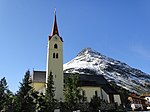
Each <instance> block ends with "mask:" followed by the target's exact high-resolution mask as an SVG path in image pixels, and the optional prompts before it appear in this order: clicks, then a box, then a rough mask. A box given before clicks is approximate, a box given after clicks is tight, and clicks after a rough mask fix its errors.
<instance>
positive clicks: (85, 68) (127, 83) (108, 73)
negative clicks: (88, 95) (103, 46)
mask: <svg viewBox="0 0 150 112" xmlns="http://www.w3.org/2000/svg"><path fill="white" fill-rule="evenodd" d="M64 72H66V73H87V74H88V73H90V74H93V75H101V74H102V75H104V77H105V78H106V79H107V80H108V81H109V82H111V81H112V82H115V83H116V84H117V85H118V86H121V87H123V88H125V89H127V90H129V91H131V92H136V93H139V94H140V93H146V92H150V75H148V74H146V73H144V72H142V71H140V70H138V69H135V68H132V67H130V66H129V65H127V64H125V63H123V62H120V61H118V60H115V59H112V58H109V57H106V56H104V55H102V54H100V53H98V52H96V51H94V50H92V49H91V48H86V49H83V50H82V51H81V52H80V53H79V54H78V55H77V56H76V57H75V58H74V59H72V60H71V61H69V62H68V63H66V64H64Z"/></svg>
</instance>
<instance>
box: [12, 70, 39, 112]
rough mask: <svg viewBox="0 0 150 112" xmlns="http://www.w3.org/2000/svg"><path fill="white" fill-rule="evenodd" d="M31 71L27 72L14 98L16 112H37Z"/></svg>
mask: <svg viewBox="0 0 150 112" xmlns="http://www.w3.org/2000/svg"><path fill="white" fill-rule="evenodd" d="M31 83H32V82H31V79H30V71H27V72H26V74H25V76H24V79H23V82H22V83H20V85H21V86H20V88H19V91H18V93H17V94H16V96H15V98H14V100H15V101H14V105H15V112H35V110H36V101H35V98H34V96H35V94H36V93H35V92H34V90H33V88H32V86H31Z"/></svg>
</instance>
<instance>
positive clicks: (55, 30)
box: [51, 11, 59, 36]
mask: <svg viewBox="0 0 150 112" xmlns="http://www.w3.org/2000/svg"><path fill="white" fill-rule="evenodd" d="M54 14H55V15H54V23H53V27H52V33H51V36H53V35H55V34H57V35H58V36H59V32H58V27H57V20H56V11H55V12H54Z"/></svg>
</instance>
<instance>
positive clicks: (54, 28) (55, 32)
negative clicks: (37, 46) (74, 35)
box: [49, 11, 63, 42]
mask: <svg viewBox="0 0 150 112" xmlns="http://www.w3.org/2000/svg"><path fill="white" fill-rule="evenodd" d="M55 34H57V36H59V31H58V26H57V19H56V11H55V12H54V23H53V27H52V32H51V35H49V40H50V39H51V38H52V36H54V35H55ZM59 37H60V36H59ZM60 40H61V41H62V42H63V39H62V37H60Z"/></svg>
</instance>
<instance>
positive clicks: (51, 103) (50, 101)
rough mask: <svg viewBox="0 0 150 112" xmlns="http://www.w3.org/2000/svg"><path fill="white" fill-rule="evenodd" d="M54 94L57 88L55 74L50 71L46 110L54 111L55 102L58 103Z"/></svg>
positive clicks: (48, 111)
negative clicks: (55, 87)
mask: <svg viewBox="0 0 150 112" xmlns="http://www.w3.org/2000/svg"><path fill="white" fill-rule="evenodd" d="M54 96H55V89H54V81H53V74H52V72H50V74H49V76H48V79H47V88H46V93H45V98H46V105H47V109H46V112H53V111H54V108H55V104H56V100H55V99H54Z"/></svg>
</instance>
